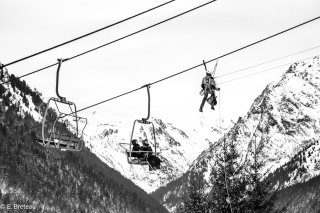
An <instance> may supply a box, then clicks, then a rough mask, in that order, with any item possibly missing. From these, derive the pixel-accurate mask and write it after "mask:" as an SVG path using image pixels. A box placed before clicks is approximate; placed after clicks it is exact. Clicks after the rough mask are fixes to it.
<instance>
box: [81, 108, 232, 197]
mask: <svg viewBox="0 0 320 213" xmlns="http://www.w3.org/2000/svg"><path fill="white" fill-rule="evenodd" d="M97 117H99V118H100V120H101V117H103V116H102V115H101V114H99V113H96V114H93V115H92V117H90V118H89V124H88V128H87V129H86V134H85V139H86V141H87V142H88V143H87V146H88V147H89V148H90V149H91V150H92V152H93V153H95V154H96V155H97V156H98V157H99V158H100V159H101V160H102V161H103V162H105V163H106V164H107V165H109V166H110V167H112V168H114V169H116V170H117V171H119V172H120V173H121V174H123V175H124V176H125V177H127V178H129V179H130V180H132V181H133V182H134V183H136V184H137V185H138V186H140V187H141V188H142V189H144V190H145V191H147V192H152V191H154V190H156V189H157V188H159V187H160V186H163V185H165V184H167V183H168V182H170V181H172V180H175V179H177V178H178V177H180V176H181V175H182V174H183V173H184V172H186V171H187V169H188V168H189V167H190V165H191V163H192V162H193V160H194V159H196V158H197V156H198V155H199V154H200V153H201V152H202V151H203V150H205V149H206V148H208V147H209V145H210V144H212V143H213V142H214V140H215V139H217V138H219V137H220V135H221V132H223V131H226V127H224V128H222V129H220V126H218V125H217V124H219V122H218V120H216V121H210V120H209V119H207V118H205V117H199V118H197V119H196V120H193V121H189V122H187V119H186V122H187V123H188V125H186V126H184V127H182V128H179V127H178V125H177V124H173V123H167V122H164V121H163V120H161V119H159V118H151V119H150V121H152V122H153V124H154V126H155V132H156V141H157V143H158V149H157V151H160V158H161V159H162V161H163V162H162V168H161V170H158V171H149V168H148V166H141V165H130V164H128V162H127V158H126V153H125V149H124V148H123V147H121V146H120V143H129V142H130V136H131V131H132V125H133V121H134V118H119V117H117V118H115V119H114V120H112V119H111V117H112V116H111V115H107V116H106V115H105V117H106V118H108V123H101V124H94V121H96V120H99V119H96V118H97ZM90 121H91V122H90ZM223 126H226V124H225V123H224V122H223ZM133 138H136V139H138V140H140V141H141V140H142V139H144V138H147V139H149V141H150V142H151V143H152V142H153V141H152V140H150V139H151V138H152V137H151V129H150V126H144V125H139V124H137V126H136V127H135V131H134V135H133ZM152 148H153V150H154V146H153V147H152Z"/></svg>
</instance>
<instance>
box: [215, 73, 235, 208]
mask: <svg viewBox="0 0 320 213" xmlns="http://www.w3.org/2000/svg"><path fill="white" fill-rule="evenodd" d="M215 68H216V67H215ZM219 125H220V131H222V125H221V92H220V90H219ZM223 149H224V152H223V153H224V156H223V169H224V183H225V186H226V192H227V196H228V200H227V203H229V207H230V211H231V213H233V208H232V202H231V198H230V194H229V187H228V182H227V173H226V152H227V150H226V137H225V134H224V136H223Z"/></svg>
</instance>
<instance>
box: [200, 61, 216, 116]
mask: <svg viewBox="0 0 320 213" xmlns="http://www.w3.org/2000/svg"><path fill="white" fill-rule="evenodd" d="M203 65H204V67H205V69H206V76H205V77H204V78H203V79H202V82H201V88H202V89H201V91H200V94H201V95H203V98H202V102H201V105H200V109H199V111H200V112H202V111H203V106H204V104H205V102H206V101H207V102H208V103H209V104H210V105H211V109H212V110H214V106H215V105H216V104H217V97H216V94H215V90H217V91H219V90H220V88H218V87H217V86H216V83H215V80H214V77H213V76H214V74H215V72H216V68H217V65H218V61H217V62H216V65H215V67H214V70H213V71H212V73H211V72H209V71H208V70H207V66H206V63H205V61H203ZM209 94H210V95H211V96H210V97H209V98H208V96H209Z"/></svg>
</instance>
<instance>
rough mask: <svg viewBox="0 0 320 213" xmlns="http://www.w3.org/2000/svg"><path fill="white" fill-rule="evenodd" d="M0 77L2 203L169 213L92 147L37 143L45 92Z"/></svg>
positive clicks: (39, 207) (68, 209)
mask: <svg viewBox="0 0 320 213" xmlns="http://www.w3.org/2000/svg"><path fill="white" fill-rule="evenodd" d="M0 74H1V75H0V77H1V78H0V204H12V205H13V204H19V205H28V206H29V207H31V208H34V209H33V210H32V212H104V213H105V212H110V213H111V212H113V213H118V212H132V213H133V212H135V213H140V212H150V213H151V212H159V213H162V212H167V210H166V209H165V208H164V207H163V206H162V205H161V204H160V203H159V202H158V201H156V200H155V199H154V198H152V197H151V196H149V195H148V194H147V193H146V192H145V191H143V190H142V189H140V188H139V187H138V186H136V185H135V184H134V183H133V182H132V181H130V180H128V179H126V178H124V177H123V176H122V175H121V174H120V173H119V172H117V171H115V170H114V169H112V168H110V167H109V166H107V165H106V164H104V163H103V162H102V161H101V160H100V159H99V158H97V157H96V156H95V155H94V154H93V153H91V152H90V150H89V149H88V148H86V149H85V150H83V151H82V152H69V151H67V152H62V151H58V150H56V149H52V148H44V147H42V146H41V145H39V144H37V143H36V142H35V139H36V134H37V133H39V132H40V129H39V128H35V129H32V131H30V129H29V128H31V127H33V126H35V125H39V122H38V121H40V120H41V114H42V113H43V110H44V107H45V104H44V103H43V100H42V98H41V94H40V93H39V92H37V91H35V90H31V89H30V88H29V86H28V85H27V84H26V83H25V82H24V81H20V80H19V79H16V78H15V77H14V76H13V75H11V76H9V75H8V73H7V71H2V72H1V73H0ZM9 79H10V80H11V82H10V83H8V84H4V85H2V84H1V83H2V82H3V81H7V80H9ZM69 134H71V133H69ZM12 208H13V206H12ZM23 211H24V210H23Z"/></svg>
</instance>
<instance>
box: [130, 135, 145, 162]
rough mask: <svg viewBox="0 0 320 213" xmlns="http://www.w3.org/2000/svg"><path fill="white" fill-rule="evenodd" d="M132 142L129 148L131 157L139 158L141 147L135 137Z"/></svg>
mask: <svg viewBox="0 0 320 213" xmlns="http://www.w3.org/2000/svg"><path fill="white" fill-rule="evenodd" d="M131 144H132V149H131V157H136V158H141V157H143V155H142V154H141V153H140V151H142V150H141V148H140V145H139V144H138V141H137V139H133V140H132V141H131Z"/></svg>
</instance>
